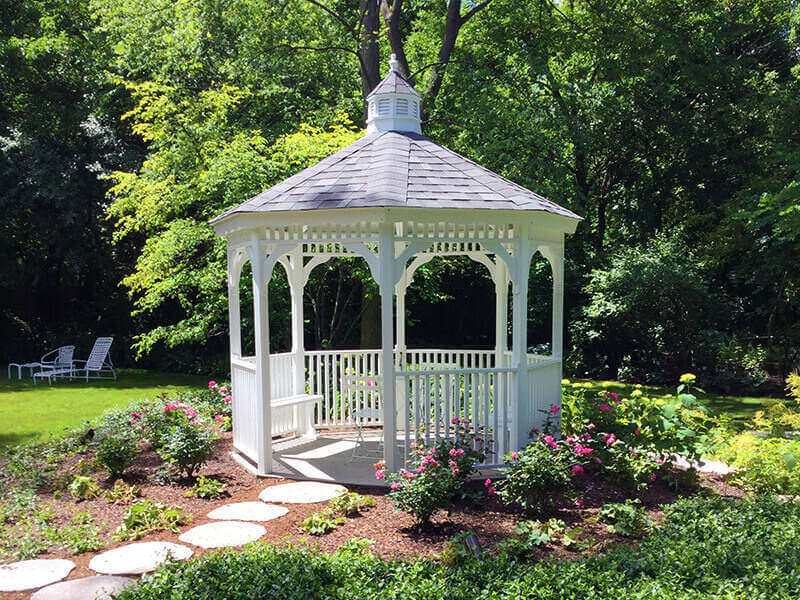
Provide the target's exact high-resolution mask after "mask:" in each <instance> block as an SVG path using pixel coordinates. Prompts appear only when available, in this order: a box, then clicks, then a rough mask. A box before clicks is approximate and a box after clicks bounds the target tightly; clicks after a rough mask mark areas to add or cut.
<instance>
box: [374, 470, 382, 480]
mask: <svg viewBox="0 0 800 600" xmlns="http://www.w3.org/2000/svg"><path fill="white" fill-rule="evenodd" d="M383 476H384V473H383V471H375V479H383Z"/></svg>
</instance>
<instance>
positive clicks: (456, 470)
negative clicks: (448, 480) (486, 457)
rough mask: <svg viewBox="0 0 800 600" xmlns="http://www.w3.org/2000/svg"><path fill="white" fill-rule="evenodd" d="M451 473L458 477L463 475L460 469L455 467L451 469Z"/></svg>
mask: <svg viewBox="0 0 800 600" xmlns="http://www.w3.org/2000/svg"><path fill="white" fill-rule="evenodd" d="M450 472H451V473H452V474H453V475H458V474H459V473H461V471H459V469H458V468H457V467H453V469H451V470H450Z"/></svg>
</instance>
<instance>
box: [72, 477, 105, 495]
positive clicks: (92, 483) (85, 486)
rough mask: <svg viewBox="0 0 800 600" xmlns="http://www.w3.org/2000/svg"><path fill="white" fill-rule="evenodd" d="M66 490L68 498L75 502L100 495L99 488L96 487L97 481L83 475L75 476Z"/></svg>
mask: <svg viewBox="0 0 800 600" xmlns="http://www.w3.org/2000/svg"><path fill="white" fill-rule="evenodd" d="M68 489H69V494H70V496H72V497H73V498H76V499H77V500H88V499H90V498H96V497H97V496H99V495H100V486H99V485H97V480H96V479H95V478H94V477H88V476H85V475H75V478H74V479H73V480H72V483H70V484H69V488H68Z"/></svg>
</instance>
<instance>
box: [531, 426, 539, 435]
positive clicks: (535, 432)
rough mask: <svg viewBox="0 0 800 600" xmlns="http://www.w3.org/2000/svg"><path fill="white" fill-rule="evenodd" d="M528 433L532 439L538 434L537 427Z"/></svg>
mask: <svg viewBox="0 0 800 600" xmlns="http://www.w3.org/2000/svg"><path fill="white" fill-rule="evenodd" d="M529 433H530V435H531V437H533V436H534V435H536V434H537V433H539V428H538V427H534V428H533V429H531V430H530V432H529Z"/></svg>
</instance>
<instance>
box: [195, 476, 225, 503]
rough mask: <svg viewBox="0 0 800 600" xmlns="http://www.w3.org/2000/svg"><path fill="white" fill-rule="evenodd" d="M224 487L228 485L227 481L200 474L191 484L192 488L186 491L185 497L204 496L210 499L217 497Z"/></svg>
mask: <svg viewBox="0 0 800 600" xmlns="http://www.w3.org/2000/svg"><path fill="white" fill-rule="evenodd" d="M226 487H228V484H227V483H223V482H222V481H220V480H218V479H214V478H213V477H205V476H203V475H200V477H198V478H197V481H196V482H195V484H194V485H193V486H192V489H190V490H189V491H188V492H186V497H187V498H189V497H190V496H194V497H195V498H205V499H207V500H211V499H214V498H219V497H220V496H221V495H222V494H223V493H224V492H225V488H226Z"/></svg>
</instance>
